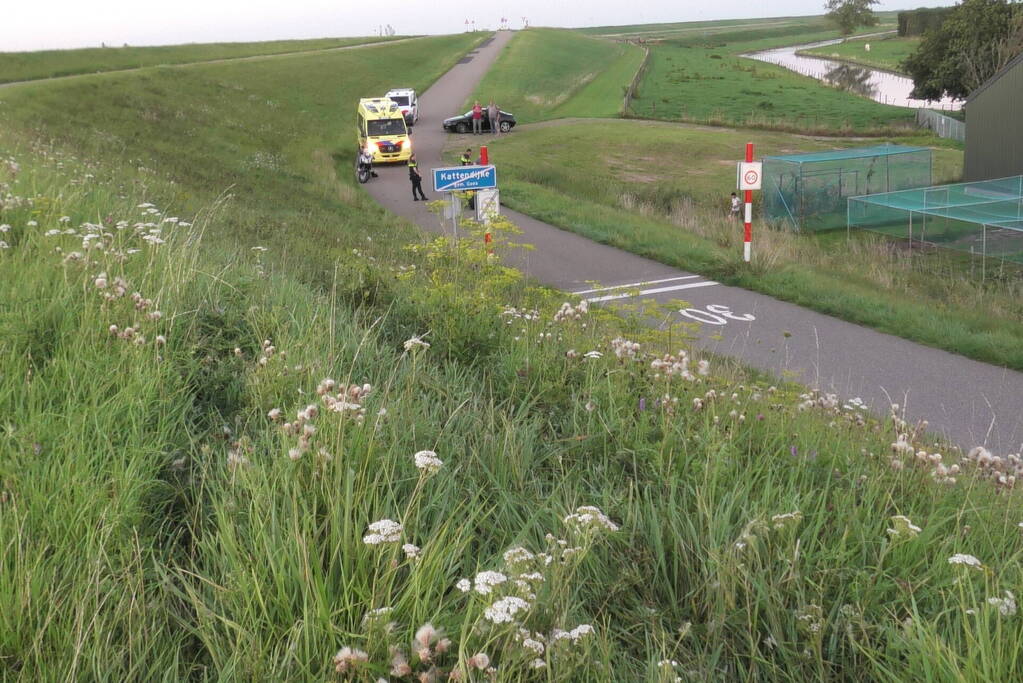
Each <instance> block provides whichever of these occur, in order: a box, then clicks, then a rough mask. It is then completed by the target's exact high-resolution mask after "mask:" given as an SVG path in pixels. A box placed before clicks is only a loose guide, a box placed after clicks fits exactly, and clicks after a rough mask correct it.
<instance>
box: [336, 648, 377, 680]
mask: <svg viewBox="0 0 1023 683" xmlns="http://www.w3.org/2000/svg"><path fill="white" fill-rule="evenodd" d="M367 661H369V655H368V654H366V653H365V652H363V651H362V650H356V649H354V648H350V647H343V648H341V649H340V650H338V651H337V654H336V655H334V670H335V671H336V672H337V673H339V674H341V673H345V672H346V671H348V669H349V668H355V667H356V666H357V665H359V664H362V663H364V662H367Z"/></svg>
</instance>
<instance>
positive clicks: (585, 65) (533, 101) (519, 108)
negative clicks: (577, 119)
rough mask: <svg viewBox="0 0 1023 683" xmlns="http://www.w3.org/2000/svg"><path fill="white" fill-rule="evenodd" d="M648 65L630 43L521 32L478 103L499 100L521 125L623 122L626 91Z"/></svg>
mask: <svg viewBox="0 0 1023 683" xmlns="http://www.w3.org/2000/svg"><path fill="white" fill-rule="evenodd" d="M642 61H643V50H642V48H639V47H637V46H635V45H630V44H627V43H614V42H611V41H607V40H601V39H597V38H589V37H587V36H583V35H580V34H579V33H577V32H574V31H566V30H560V29H549V28H538V29H529V30H526V31H519V32H518V33H517V34H516V35H515V37H514V38H513V39H512V41H511V42H510V43H509V44H508V46H507V47H506V48H505V50H504V52H503V53H502V54H501V56H500V57H498V59H497V62H496V63H495V64H494V65H493V67H491V69H490V71H489V72H488V73H487V75H486V76H485V77H484V78H483V80H482V81H481V82H480V85H479V87H478V88H476V92H475V93H474V94H473V97H472V98H470V104H471V100H472V99H479V100H480V102H482V103H483V104H486V103H487V102H489V101H490V100H491V98H493V99H494V100H495V101H496V102H497V103H498V105H500V107H501V109H503V110H505V111H510V112H512V113H514V114H515V116H516V118H517V119H518V121H519V123H528V122H530V121H539V120H545V119H553V118H563V117H566V116H595V117H615V116H618V114H619V111H620V109H621V106H622V98H623V97H624V95H625V88H626V87H628V85H629V83H631V82H632V78H633V76H635V74H636V70H637V69H638V68H639V65H640V63H641V62H642Z"/></svg>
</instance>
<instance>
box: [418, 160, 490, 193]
mask: <svg viewBox="0 0 1023 683" xmlns="http://www.w3.org/2000/svg"><path fill="white" fill-rule="evenodd" d="M491 187H497V169H496V168H494V167H493V166H451V167H450V168H435V169H433V189H434V190H435V191H436V192H453V191H455V190H484V189H488V188H491Z"/></svg>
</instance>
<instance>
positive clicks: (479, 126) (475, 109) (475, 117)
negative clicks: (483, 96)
mask: <svg viewBox="0 0 1023 683" xmlns="http://www.w3.org/2000/svg"><path fill="white" fill-rule="evenodd" d="M472 134H473V135H482V134H483V107H481V106H480V101H479V100H476V102H475V103H474V104H473V105H472Z"/></svg>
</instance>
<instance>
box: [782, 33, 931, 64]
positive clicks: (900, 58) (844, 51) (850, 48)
mask: <svg viewBox="0 0 1023 683" xmlns="http://www.w3.org/2000/svg"><path fill="white" fill-rule="evenodd" d="M867 45H869V46H870V50H867V49H866V46H867ZM919 45H920V38H918V37H914V36H908V37H905V38H903V37H899V36H897V35H895V34H892V35H890V36H875V37H872V38H851V39H849V40H845V41H843V42H841V43H838V44H837V45H825V46H823V47H815V48H810V49H809V50H802V51H800V53H799V54H806V55H815V56H820V57H830V58H832V59H839V60H841V61H843V62H849V63H851V64H862V65H863V66H872V67H875V68H878V69H887V70H888V71H895V72H901V71H902V62H904V61H905V60H906V58H907V57H909V56H910V55H911V54H913V52H914V51H915V50H916V48H917V46H919Z"/></svg>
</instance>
